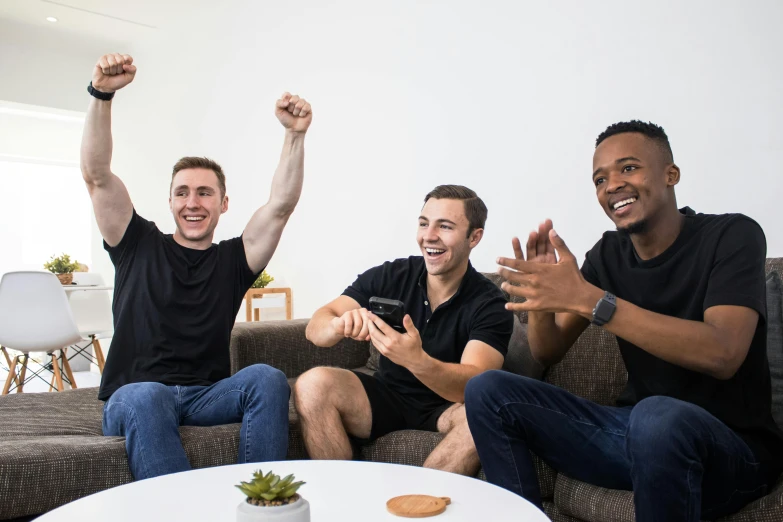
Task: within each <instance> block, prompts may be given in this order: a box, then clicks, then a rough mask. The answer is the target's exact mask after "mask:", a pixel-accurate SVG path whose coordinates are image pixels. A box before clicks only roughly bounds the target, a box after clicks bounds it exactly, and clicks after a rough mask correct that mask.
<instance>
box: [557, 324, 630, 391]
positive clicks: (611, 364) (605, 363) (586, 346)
mask: <svg viewBox="0 0 783 522" xmlns="http://www.w3.org/2000/svg"><path fill="white" fill-rule="evenodd" d="M544 380H546V381H547V382H549V383H551V384H554V385H555V386H559V387H561V388H563V389H565V390H567V391H569V392H571V393H573V394H574V395H578V396H579V397H583V398H585V399H588V400H591V401H593V402H596V403H598V404H603V405H605V406H614V405H615V401H616V400H617V397H619V396H620V392H622V390H623V388H624V387H625V383H626V381H627V380H628V372H627V371H626V369H625V364H624V363H623V359H622V357H621V356H620V349H619V347H618V346H617V339H616V338H615V336H614V334H611V333H609V332H608V331H606V330H604V329H603V328H598V327H597V326H592V325H591V326H588V327H587V329H586V330H585V331H584V333H583V334H582V335H581V336H580V337H579V339H577V341H576V343H574V346H572V347H571V349H570V350H569V351H568V353H567V354H566V356H565V357H564V358H563V360H562V361H560V362H559V363H557V364H555V365H552V366H550V367H549V368H548V369H547V372H546V375H545V377H544Z"/></svg>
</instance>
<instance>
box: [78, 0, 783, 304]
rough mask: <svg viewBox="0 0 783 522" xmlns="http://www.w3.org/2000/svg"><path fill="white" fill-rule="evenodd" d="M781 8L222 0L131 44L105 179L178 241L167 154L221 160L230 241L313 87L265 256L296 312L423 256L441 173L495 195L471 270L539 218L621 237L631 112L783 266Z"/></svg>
mask: <svg viewBox="0 0 783 522" xmlns="http://www.w3.org/2000/svg"><path fill="white" fill-rule="evenodd" d="M781 19H783V4H781V3H780V2H779V1H777V0H757V1H754V2H750V1H741V0H737V1H722V2H715V1H707V0H700V1H697V0H692V1H690V2H679V1H674V0H666V1H658V2H641V1H634V2H628V1H603V2H583V1H581V0H560V1H558V2H512V1H504V2H482V3H478V2H472V1H467V0H462V1H446V0H440V1H434V0H433V1H429V2H420V1H414V0H403V1H399V2H395V3H393V4H391V3H377V2H361V1H358V0H357V1H353V2H350V1H336V2H328V3H324V2H319V1H316V0H303V1H302V2H299V3H297V4H296V5H290V4H279V5H278V4H269V3H263V5H261V3H256V2H249V1H241V2H240V1H234V2H223V3H221V4H220V7H219V8H216V10H215V11H214V12H207V13H201V14H198V13H193V14H191V17H190V18H189V19H188V20H183V21H182V22H181V23H180V24H178V26H176V27H174V28H173V30H172V31H170V32H168V33H166V34H165V35H161V36H160V37H159V38H157V39H154V40H152V39H151V40H148V41H145V42H139V45H138V48H137V52H136V53H135V54H136V58H137V60H136V63H137V65H138V67H139V72H138V75H137V80H136V82H135V83H134V84H133V85H131V86H130V87H129V88H128V90H127V92H122V93H120V94H119V95H118V96H117V98H116V100H117V101H116V103H115V111H116V114H115V119H114V127H115V138H116V139H115V171H116V172H117V173H118V174H120V175H121V176H122V177H123V179H125V180H126V183H127V184H128V186H129V188H130V192H131V196H132V197H133V199H134V203H135V205H136V208H137V209H138V210H139V212H140V213H142V214H143V215H145V216H147V217H149V218H152V219H154V220H156V221H157V222H158V223H159V225H161V227H162V228H163V229H164V230H167V231H171V230H172V228H173V224H172V220H171V217H170V215H169V213H168V208H167V203H166V199H167V190H168V183H169V172H170V168H171V165H172V164H173V163H174V162H175V161H176V159H178V158H179V157H180V156H183V155H186V154H202V155H210V156H212V157H214V158H215V159H217V160H218V161H220V162H221V163H222V164H223V166H224V168H225V169H226V172H227V176H228V193H229V195H230V197H231V205H230V210H229V212H228V214H226V215H225V216H223V218H222V220H221V225H220V226H219V227H218V239H222V238H226V237H230V236H233V235H237V234H239V233H240V232H241V230H242V228H243V226H244V224H245V222H246V220H247V219H248V218H249V216H250V215H251V213H252V212H253V210H254V209H255V208H256V207H257V206H258V205H260V204H262V203H263V202H264V201H265V200H266V198H267V195H268V189H269V185H270V180H271V176H272V173H273V171H274V167H275V164H276V162H277V156H278V154H279V147H280V145H281V141H282V130H281V128H280V127H279V125H278V123H277V121H276V120H275V118H274V116H273V113H272V106H273V102H274V100H275V99H276V97H277V96H278V95H279V94H280V93H281V92H283V91H284V90H291V91H292V92H297V93H302V94H304V95H305V96H307V97H308V98H309V99H310V100H311V101H312V104H313V107H314V114H315V120H314V123H313V127H312V129H311V132H310V134H309V136H308V145H307V162H306V164H307V166H306V182H305V189H304V193H303V195H302V199H301V202H300V204H299V207H298V208H297V211H296V213H295V214H294V216H293V218H292V220H291V221H290V223H289V225H288V228H287V229H286V232H285V234H284V237H283V241H282V243H281V244H280V247H279V249H278V252H277V254H276V255H275V257H274V259H273V261H272V263H271V264H270V266H269V271H270V272H271V273H272V274H273V275H274V276H275V277H276V278H277V279H278V282H280V283H282V284H287V285H290V286H292V287H293V288H294V296H295V315H296V316H297V317H308V316H309V315H310V314H311V313H312V312H313V311H314V310H315V309H316V308H317V307H318V306H320V305H321V304H323V303H324V302H326V301H327V300H329V299H331V298H333V297H335V296H336V295H337V294H338V293H339V292H340V291H341V290H342V289H343V288H344V287H345V286H346V285H348V284H349V283H350V282H351V281H352V280H353V278H354V277H355V275H356V274H357V273H359V272H361V271H363V270H364V269H366V268H368V267H370V266H373V265H376V264H379V263H381V262H382V261H384V260H386V259H390V258H395V257H401V256H406V255H409V254H412V253H416V252H417V248H416V244H415V229H416V218H417V216H418V211H419V209H420V207H421V202H422V199H423V197H424V195H425V194H426V192H427V191H428V190H430V189H431V188H433V187H434V186H435V185H438V184H442V183H461V184H465V185H468V186H470V187H471V188H473V189H475V190H476V191H477V192H478V193H479V195H480V196H481V197H482V198H483V199H484V200H485V202H486V203H487V206H488V207H489V220H488V222H487V228H486V235H485V238H484V240H483V242H482V243H481V244H480V245H479V247H478V248H477V249H476V250H475V252H474V254H473V262H474V265H475V266H476V267H477V268H478V269H480V270H484V271H491V270H493V269H494V262H493V260H494V259H495V257H497V256H498V255H503V254H509V253H510V244H509V241H510V238H511V237H512V235H515V234H519V235H526V234H527V233H528V232H529V230H530V229H531V228H532V227H534V226H535V225H536V224H537V223H538V222H539V221H540V220H542V219H544V218H547V217H549V218H552V219H553V220H554V222H555V225H556V228H557V229H558V231H559V232H560V234H561V236H562V237H564V238H565V239H566V241H567V243H568V244H569V245H570V246H571V247H572V249H573V250H574V251H575V252H577V253H578V254H579V256H580V257H581V255H582V253H584V252H585V251H587V250H588V249H589V248H590V247H591V246H592V245H593V243H594V242H595V241H596V240H597V239H598V238H599V237H600V234H601V233H602V231H604V230H606V229H607V228H609V227H611V223H610V221H608V219H607V218H606V217H605V216H604V214H603V211H602V210H601V209H600V207H599V206H598V205H597V203H596V201H595V195H594V194H595V193H594V189H593V187H592V185H591V182H590V173H591V158H592V151H593V144H594V140H595V137H596V135H597V134H598V133H599V132H601V131H602V130H603V129H604V128H605V127H606V126H607V125H609V124H611V123H613V122H616V121H619V120H626V119H632V118H639V119H644V120H652V121H654V122H656V123H659V124H661V125H663V126H664V128H665V129H666V130H667V132H668V134H669V136H670V140H671V143H672V146H673V149H674V154H675V160H676V161H677V163H678V164H679V166H680V167H681V169H682V182H681V184H680V186H679V187H678V189H677V191H678V197H679V202H680V204H681V205H685V204H687V205H690V206H692V207H693V208H695V209H696V210H697V211H702V212H743V213H746V214H748V215H750V216H752V217H753V218H755V219H756V220H758V221H759V222H760V223H761V225H762V226H763V227H764V229H765V231H766V234H767V241H768V250H769V254H770V255H771V256H773V255H774V256H783V223H781V219H780V212H779V208H780V203H779V201H780V197H781V190H780V189H781V188H783V184H782V183H781V182H780V181H779V176H780V175H781V173H780V168H781V167H780V166H781V164H783V144H782V143H781V133H780V130H779V122H780V121H783V104H782V103H781V97H780V93H781V92H783V72H781V68H780V65H779V63H780V54H781V51H782V50H783V33H781V31H779V27H778V26H779V22H780V20H781ZM104 256H105V254H104ZM93 257H94V258H95V259H96V261H97V259H98V255H97V253H96V255H94V256H93Z"/></svg>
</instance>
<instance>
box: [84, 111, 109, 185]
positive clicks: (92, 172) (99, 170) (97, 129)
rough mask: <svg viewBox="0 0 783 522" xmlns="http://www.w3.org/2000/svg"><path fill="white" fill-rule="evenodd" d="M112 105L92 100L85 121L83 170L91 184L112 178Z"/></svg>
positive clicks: (98, 183)
mask: <svg viewBox="0 0 783 522" xmlns="http://www.w3.org/2000/svg"><path fill="white" fill-rule="evenodd" d="M111 103H112V102H111V100H109V101H102V100H98V99H97V98H91V99H90V106H89V108H88V109H87V116H86V117H85V120H84V132H83V134H82V147H81V169H82V176H83V177H84V181H86V182H87V183H89V184H94V185H100V184H101V183H102V182H105V181H107V180H108V179H109V177H110V176H111V155H112V137H111Z"/></svg>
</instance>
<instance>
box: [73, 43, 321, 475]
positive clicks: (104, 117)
mask: <svg viewBox="0 0 783 522" xmlns="http://www.w3.org/2000/svg"><path fill="white" fill-rule="evenodd" d="M135 75H136V66H135V65H134V64H133V58H132V57H130V56H128V55H122V54H107V55H105V56H103V57H101V58H100V60H99V61H98V63H97V64H96V66H95V68H94V70H93V76H92V82H91V84H90V86H89V88H88V91H89V93H90V94H91V95H92V99H91V100H90V106H89V109H88V111H87V118H86V120H85V125H84V136H83V138H82V149H81V168H82V174H83V176H84V181H85V182H86V183H87V189H88V190H89V193H90V198H91V199H92V203H93V207H94V209H95V217H96V219H97V221H98V228H99V229H100V232H101V235H102V236H103V239H104V248H105V249H106V250H107V251H108V253H109V257H110V258H111V260H112V263H113V264H114V266H115V269H116V275H115V288H114V303H113V312H114V324H115V330H114V337H113V338H112V342H111V349H110V350H109V355H108V358H107V361H106V366H105V368H104V372H103V378H102V380H101V387H100V392H99V394H98V397H99V398H100V399H101V400H104V401H106V404H105V406H104V412H103V432H104V435H115V436H124V437H125V438H126V447H127V452H128V462H129V465H130V469H131V473H132V474H133V477H134V478H135V479H144V478H148V477H154V476H158V475H164V474H167V473H174V472H178V471H185V470H188V469H190V464H189V462H188V459H187V457H186V456H185V450H184V449H183V447H182V442H181V440H180V436H179V426H182V425H188V426H213V425H218V424H228V423H239V422H241V423H242V427H241V432H240V443H239V455H238V458H237V460H238V462H240V463H244V462H262V461H269V460H282V459H284V458H285V456H286V452H287V443H288V398H289V393H290V390H289V388H288V385H287V382H286V379H285V376H284V375H283V373H282V372H280V371H278V370H276V369H274V368H270V367H269V366H265V365H261V364H258V365H254V366H250V367H247V368H244V369H242V370H240V371H239V372H237V373H236V374H234V375H233V376H232V375H230V362H229V340H230V336H231V329H232V327H233V325H234V319H235V317H236V315H237V312H238V310H239V307H240V306H241V303H242V300H243V297H244V295H245V292H246V291H247V289H248V288H250V286H251V285H252V284H253V282H254V281H255V279H256V277H257V275H258V274H259V273H260V272H261V271H262V270H263V268H264V267H265V266H266V265H267V263H268V262H269V260H270V258H271V257H272V254H273V253H274V251H275V248H276V247H277V244H278V242H279V241H280V236H281V234H282V232H283V229H284V227H285V225H286V223H287V221H288V218H289V217H290V216H291V213H292V212H293V211H294V208H295V207H296V203H297V201H298V200H299V195H300V193H301V189H302V178H303V171H304V138H305V133H306V132H307V129H308V127H309V126H310V122H311V120H312V110H311V108H310V104H309V103H307V102H306V101H305V100H304V99H303V98H300V97H299V96H292V95H290V94H288V93H285V94H284V95H283V96H282V97H281V98H280V99H279V100H278V101H277V103H276V105H275V114H276V116H277V118H278V119H279V120H280V123H281V124H282V125H283V127H284V128H285V140H284V143H283V151H282V153H281V156H280V163H279V165H278V167H277V170H276V172H275V174H274V177H273V179H272V189H271V194H270V197H269V200H268V201H267V202H266V204H265V205H263V206H261V208H259V209H258V210H257V211H256V212H255V214H254V215H253V216H252V218H251V219H250V221H249V223H248V224H247V226H246V227H245V230H244V231H243V232H242V235H241V236H239V237H235V238H233V239H229V240H226V241H221V242H220V243H217V244H213V243H212V239H213V237H214V232H215V227H216V226H217V224H218V220H219V218H220V216H221V214H223V213H224V212H226V211H227V210H228V197H227V196H226V181H225V180H226V178H225V175H224V174H223V169H222V168H221V167H220V165H218V164H217V163H215V162H214V161H212V160H210V159H207V158H199V157H185V158H182V159H180V160H179V161H177V163H176V164H175V165H174V168H173V171H172V177H171V187H170V193H169V207H170V209H171V213H172V215H173V217H174V222H175V224H176V231H175V232H174V234H163V233H162V232H160V230H158V228H157V226H155V224H154V223H152V222H150V221H147V220H146V219H144V218H142V217H141V216H140V215H138V214H137V213H136V211H135V210H134V208H133V204H132V203H131V199H130V196H129V195H128V191H127V190H126V188H125V185H124V184H123V182H122V181H121V180H120V178H119V177H117V176H116V175H115V174H114V173H112V171H111V154H112V137H111V105H112V100H111V99H112V97H113V96H114V95H115V93H116V92H117V91H118V90H120V89H122V88H123V87H125V86H126V85H128V84H129V83H131V82H132V81H133V78H134V77H135Z"/></svg>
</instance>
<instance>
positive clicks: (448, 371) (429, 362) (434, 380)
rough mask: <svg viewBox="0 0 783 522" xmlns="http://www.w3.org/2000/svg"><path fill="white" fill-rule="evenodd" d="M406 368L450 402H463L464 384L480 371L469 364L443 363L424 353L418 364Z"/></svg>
mask: <svg viewBox="0 0 783 522" xmlns="http://www.w3.org/2000/svg"><path fill="white" fill-rule="evenodd" d="M408 369H409V370H410V371H411V373H412V374H413V375H414V376H415V377H416V378H417V379H419V380H420V381H421V382H422V383H423V384H424V385H425V386H426V387H427V388H429V389H430V390H432V391H434V392H435V393H437V394H438V395H440V396H441V397H443V398H444V399H446V400H447V401H451V402H465V386H466V385H467V384H468V381H469V380H470V379H471V377H475V376H476V375H478V374H480V373H481V372H482V370H481V369H480V368H478V367H476V366H473V365H470V364H459V363H445V362H443V361H439V360H437V359H435V358H433V357H430V356H429V355H426V354H425V357H423V358H422V362H421V363H420V364H417V365H416V366H411V367H409V368H408Z"/></svg>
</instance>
